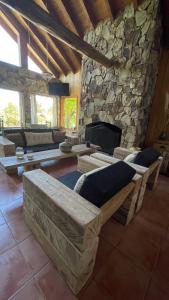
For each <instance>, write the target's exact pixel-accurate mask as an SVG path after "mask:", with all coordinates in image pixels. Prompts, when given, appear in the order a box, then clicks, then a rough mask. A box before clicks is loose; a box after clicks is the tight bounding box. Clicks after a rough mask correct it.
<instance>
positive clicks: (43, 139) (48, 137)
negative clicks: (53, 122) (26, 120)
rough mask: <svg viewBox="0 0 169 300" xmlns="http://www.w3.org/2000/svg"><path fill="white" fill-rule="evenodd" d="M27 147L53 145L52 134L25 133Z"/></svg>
mask: <svg viewBox="0 0 169 300" xmlns="http://www.w3.org/2000/svg"><path fill="white" fill-rule="evenodd" d="M24 133H25V138H26V144H27V146H35V145H44V144H46V145H47V144H53V138H52V132H42V133H39V132H24Z"/></svg>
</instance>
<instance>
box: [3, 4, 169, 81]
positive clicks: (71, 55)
mask: <svg viewBox="0 0 169 300" xmlns="http://www.w3.org/2000/svg"><path fill="white" fill-rule="evenodd" d="M30 1H33V0H30ZM165 1H166V3H168V0H164V2H165ZM34 2H35V3H36V4H37V5H39V6H40V7H41V8H42V9H43V10H45V11H46V12H48V13H49V14H50V15H52V17H53V18H54V19H55V20H57V21H59V22H60V23H61V24H63V25H64V26H65V27H67V28H68V29H69V30H70V31H72V32H74V33H75V34H76V35H78V36H79V37H81V38H83V36H84V34H85V32H86V31H87V30H89V29H91V28H95V27H96V25H97V24H98V22H100V21H101V20H104V19H105V18H108V17H110V18H114V17H115V16H117V14H118V13H119V12H120V11H121V10H123V9H124V8H125V7H126V5H128V4H129V3H131V2H132V3H134V5H135V7H136V6H137V5H138V4H139V3H140V0H34ZM168 19H169V18H166V20H168ZM167 23H168V24H169V21H168V22H167ZM0 24H1V25H2V26H3V27H4V28H5V29H6V30H8V32H9V33H10V34H11V36H12V37H13V38H14V39H15V40H17V39H18V35H20V38H21V39H23V40H24V41H25V42H26V43H27V44H28V52H29V55H30V57H31V58H32V59H33V60H34V61H35V62H36V63H37V64H38V65H39V66H40V68H41V69H42V70H43V71H48V72H51V73H53V74H54V75H55V76H56V77H60V76H61V75H68V74H69V73H71V72H72V73H76V72H78V71H79V70H80V67H81V55H80V54H79V53H78V52H76V51H75V50H73V49H71V48H70V47H69V46H67V45H65V44H64V43H63V42H61V41H59V40H57V39H56V38H54V37H53V36H51V35H49V34H48V33H46V32H45V31H43V29H40V28H38V27H36V26H35V25H33V24H32V23H30V22H29V21H28V20H26V19H25V18H23V17H22V16H21V15H20V14H19V13H17V12H16V11H13V10H10V9H9V8H7V7H6V6H4V5H3V4H0ZM168 41H169V39H168Z"/></svg>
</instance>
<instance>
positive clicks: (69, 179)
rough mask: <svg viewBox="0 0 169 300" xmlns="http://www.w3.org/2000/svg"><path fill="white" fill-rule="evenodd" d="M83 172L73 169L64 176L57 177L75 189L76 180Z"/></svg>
mask: <svg viewBox="0 0 169 300" xmlns="http://www.w3.org/2000/svg"><path fill="white" fill-rule="evenodd" d="M81 175H82V173H81V172H79V171H73V172H70V173H68V174H66V175H64V176H61V177H59V178H57V180H59V181H60V182H62V183H63V184H64V185H66V186H67V187H68V188H70V189H71V190H73V189H74V187H75V184H76V182H77V181H78V179H79V178H80V177H81Z"/></svg>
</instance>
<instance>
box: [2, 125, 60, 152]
mask: <svg viewBox="0 0 169 300" xmlns="http://www.w3.org/2000/svg"><path fill="white" fill-rule="evenodd" d="M30 132H31V133H37V134H38V133H39V134H43V133H52V142H50V143H47V144H44V143H41V144H36V145H31V146H30V145H28V144H27V140H26V136H25V133H30ZM57 135H58V136H57ZM4 138H5V139H7V140H9V141H10V143H9V144H10V147H11V142H13V143H14V144H15V147H13V148H12V149H13V150H12V151H13V153H11V151H10V155H15V148H16V147H23V149H24V152H25V153H26V152H27V151H28V150H32V151H33V152H39V151H45V150H52V149H58V148H59V143H61V142H63V141H64V139H65V132H63V131H60V130H59V129H28V128H26V129H24V128H15V129H4ZM4 156H7V155H5V153H4Z"/></svg>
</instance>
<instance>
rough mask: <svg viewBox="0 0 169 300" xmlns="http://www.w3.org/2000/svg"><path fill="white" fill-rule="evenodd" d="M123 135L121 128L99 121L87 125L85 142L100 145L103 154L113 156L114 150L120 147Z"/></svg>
mask: <svg viewBox="0 0 169 300" xmlns="http://www.w3.org/2000/svg"><path fill="white" fill-rule="evenodd" d="M121 134H122V130H121V129H120V128H119V127H117V126H115V125H113V124H110V123H106V122H101V121H98V122H93V123H90V124H87V125H86V129H85V141H88V142H90V143H92V144H95V145H99V146H100V147H101V151H102V152H105V153H108V154H113V152H114V148H116V147H119V146H120V142H121Z"/></svg>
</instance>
